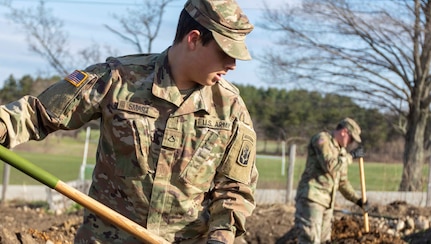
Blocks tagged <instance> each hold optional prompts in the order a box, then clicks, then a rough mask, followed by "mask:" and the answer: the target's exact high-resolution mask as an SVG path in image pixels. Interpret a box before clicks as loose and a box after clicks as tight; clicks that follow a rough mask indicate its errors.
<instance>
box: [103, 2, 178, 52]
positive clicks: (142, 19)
mask: <svg viewBox="0 0 431 244" xmlns="http://www.w3.org/2000/svg"><path fill="white" fill-rule="evenodd" d="M173 1H175V0H143V1H142V4H141V5H139V6H140V8H136V9H128V10H127V13H126V14H125V15H124V16H120V15H116V14H114V18H116V19H117V20H118V21H119V23H120V25H121V27H122V30H117V29H115V28H113V27H111V26H109V25H105V27H106V28H107V29H108V30H110V31H111V32H113V33H114V34H116V35H117V36H119V37H120V38H121V39H122V40H124V41H126V42H128V43H130V44H131V45H133V46H134V47H135V48H136V51H137V52H139V53H143V52H144V50H143V49H144V48H145V47H146V48H147V49H146V52H147V53H150V52H151V49H152V44H153V41H154V40H155V39H156V37H157V35H158V34H159V30H160V26H161V24H162V20H163V14H164V13H165V8H166V6H167V5H168V4H169V3H170V2H173Z"/></svg>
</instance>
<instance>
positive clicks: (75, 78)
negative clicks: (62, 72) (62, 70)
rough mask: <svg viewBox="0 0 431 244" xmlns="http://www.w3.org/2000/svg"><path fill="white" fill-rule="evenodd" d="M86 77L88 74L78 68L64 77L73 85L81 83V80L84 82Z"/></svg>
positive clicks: (77, 85) (76, 85)
mask: <svg viewBox="0 0 431 244" xmlns="http://www.w3.org/2000/svg"><path fill="white" fill-rule="evenodd" d="M87 77H88V75H87V74H86V73H84V72H82V71H79V70H75V71H73V72H72V73H71V74H69V75H68V76H66V78H64V79H65V80H67V81H68V82H69V83H71V84H72V85H74V86H75V87H79V86H80V85H81V84H82V82H84V81H85V80H86V79H87Z"/></svg>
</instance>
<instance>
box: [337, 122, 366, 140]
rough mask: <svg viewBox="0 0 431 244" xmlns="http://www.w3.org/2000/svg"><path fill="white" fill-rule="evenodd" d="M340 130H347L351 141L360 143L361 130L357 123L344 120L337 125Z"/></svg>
mask: <svg viewBox="0 0 431 244" xmlns="http://www.w3.org/2000/svg"><path fill="white" fill-rule="evenodd" d="M338 124H339V125H340V126H341V127H342V128H347V129H348V130H349V132H350V135H352V137H353V140H355V141H356V142H357V143H361V142H362V140H361V137H360V135H361V128H360V127H359V125H358V123H356V121H354V120H353V119H351V118H345V119H343V120H341V121H340V123H338Z"/></svg>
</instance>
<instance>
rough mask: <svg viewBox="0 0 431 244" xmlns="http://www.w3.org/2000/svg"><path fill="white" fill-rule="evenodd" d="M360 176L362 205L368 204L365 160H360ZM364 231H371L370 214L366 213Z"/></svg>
mask: <svg viewBox="0 0 431 244" xmlns="http://www.w3.org/2000/svg"><path fill="white" fill-rule="evenodd" d="M359 176H360V180H361V193H362V204H365V203H366V202H367V194H366V191H365V174H364V159H363V158H362V157H360V158H359ZM364 231H365V233H368V232H369V231H370V223H369V222H368V213H367V212H365V211H364Z"/></svg>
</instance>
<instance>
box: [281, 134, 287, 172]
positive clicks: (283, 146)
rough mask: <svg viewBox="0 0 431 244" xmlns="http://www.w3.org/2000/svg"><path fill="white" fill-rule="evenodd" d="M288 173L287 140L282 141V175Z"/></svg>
mask: <svg viewBox="0 0 431 244" xmlns="http://www.w3.org/2000/svg"><path fill="white" fill-rule="evenodd" d="M285 174H286V141H284V140H283V141H281V175H282V176H284V175H285Z"/></svg>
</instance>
